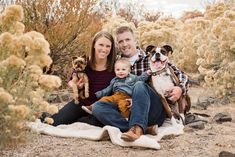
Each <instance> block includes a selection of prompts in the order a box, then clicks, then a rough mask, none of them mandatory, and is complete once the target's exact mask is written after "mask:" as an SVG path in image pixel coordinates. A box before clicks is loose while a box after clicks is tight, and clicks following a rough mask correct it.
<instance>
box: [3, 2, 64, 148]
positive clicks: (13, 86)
mask: <svg viewBox="0 0 235 157" xmlns="http://www.w3.org/2000/svg"><path fill="white" fill-rule="evenodd" d="M21 20H23V9H22V7H21V6H17V5H14V6H8V7H7V8H6V10H5V11H4V12H3V13H2V14H1V15H0V28H1V31H2V32H1V34H0V85H1V88H0V125H1V127H0V139H1V140H0V148H1V147H3V146H5V145H7V144H8V143H11V142H14V141H20V139H25V134H26V130H25V122H26V121H27V120H33V119H35V118H37V117H35V115H37V114H38V113H39V112H43V111H47V109H49V110H50V112H53V113H55V112H57V111H58V109H57V110H56V109H55V108H54V107H53V106H51V105H50V106H51V107H48V106H49V105H48V103H46V101H45V100H44V95H46V94H47V93H46V92H47V91H49V90H52V89H54V88H58V87H59V86H60V85H61V80H60V78H59V77H57V76H51V75H44V74H43V70H42V68H44V67H49V66H50V64H51V63H52V59H51V57H50V56H49V55H48V54H49V53H50V49H49V43H48V42H47V41H46V40H45V38H44V36H43V35H42V34H41V33H38V32H35V31H32V32H28V33H24V28H25V27H24V25H23V24H22V23H21V22H20V21H21ZM45 105H46V106H45Z"/></svg>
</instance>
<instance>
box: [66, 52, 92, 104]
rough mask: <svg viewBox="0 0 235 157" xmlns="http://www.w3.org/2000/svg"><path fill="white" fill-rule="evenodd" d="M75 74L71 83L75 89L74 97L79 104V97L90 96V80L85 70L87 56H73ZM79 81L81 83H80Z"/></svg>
mask: <svg viewBox="0 0 235 157" xmlns="http://www.w3.org/2000/svg"><path fill="white" fill-rule="evenodd" d="M72 64H73V74H72V80H71V81H70V83H71V84H70V85H71V87H72V89H73V97H74V102H75V104H79V98H82V99H84V98H88V97H89V82H88V77H87V75H86V73H85V72H84V70H85V68H86V66H87V60H86V56H82V57H73V61H72ZM78 83H79V85H78Z"/></svg>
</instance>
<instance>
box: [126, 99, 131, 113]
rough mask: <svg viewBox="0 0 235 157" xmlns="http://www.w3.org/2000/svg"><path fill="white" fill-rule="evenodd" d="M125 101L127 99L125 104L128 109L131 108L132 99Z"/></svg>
mask: <svg viewBox="0 0 235 157" xmlns="http://www.w3.org/2000/svg"><path fill="white" fill-rule="evenodd" d="M126 101H128V102H129V103H128V105H127V106H126V107H127V108H128V109H129V110H131V106H132V99H126Z"/></svg>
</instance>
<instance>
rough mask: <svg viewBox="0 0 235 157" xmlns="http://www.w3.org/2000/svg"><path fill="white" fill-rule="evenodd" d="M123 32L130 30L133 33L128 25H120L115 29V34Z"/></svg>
mask: <svg viewBox="0 0 235 157" xmlns="http://www.w3.org/2000/svg"><path fill="white" fill-rule="evenodd" d="M124 32H131V33H132V34H134V32H133V30H132V29H131V28H130V27H128V26H121V27H119V28H117V30H116V34H122V33H124Z"/></svg>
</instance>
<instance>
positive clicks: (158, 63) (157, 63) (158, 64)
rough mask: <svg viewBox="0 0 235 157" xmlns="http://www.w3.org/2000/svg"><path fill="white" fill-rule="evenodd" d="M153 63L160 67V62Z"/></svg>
mask: <svg viewBox="0 0 235 157" xmlns="http://www.w3.org/2000/svg"><path fill="white" fill-rule="evenodd" d="M154 65H155V66H156V67H161V65H162V64H161V62H155V63H154Z"/></svg>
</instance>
